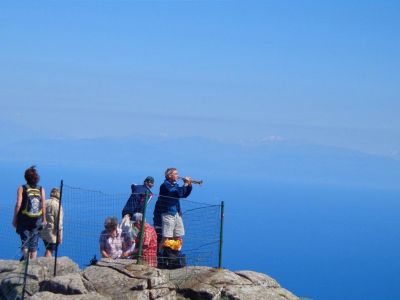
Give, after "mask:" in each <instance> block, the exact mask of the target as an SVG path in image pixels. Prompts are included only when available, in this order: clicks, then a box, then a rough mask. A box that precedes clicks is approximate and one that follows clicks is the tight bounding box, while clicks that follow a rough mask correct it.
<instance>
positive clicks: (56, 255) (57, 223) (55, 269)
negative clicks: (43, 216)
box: [43, 180, 64, 276]
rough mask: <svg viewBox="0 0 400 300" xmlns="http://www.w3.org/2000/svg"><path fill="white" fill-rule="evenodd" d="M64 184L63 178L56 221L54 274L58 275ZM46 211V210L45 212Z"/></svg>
mask: <svg viewBox="0 0 400 300" xmlns="http://www.w3.org/2000/svg"><path fill="white" fill-rule="evenodd" d="M63 186H64V180H61V184H60V201H59V205H58V214H57V222H56V232H57V237H56V250H55V253H54V274H53V276H56V274H57V257H58V243H59V242H60V240H59V236H60V215H61V200H62V192H63ZM43 213H46V212H43Z"/></svg>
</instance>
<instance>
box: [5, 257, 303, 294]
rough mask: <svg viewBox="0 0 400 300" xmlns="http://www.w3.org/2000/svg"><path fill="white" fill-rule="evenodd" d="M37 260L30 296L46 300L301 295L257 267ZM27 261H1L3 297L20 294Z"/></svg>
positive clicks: (30, 277) (29, 281) (30, 270)
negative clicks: (161, 266)
mask: <svg viewBox="0 0 400 300" xmlns="http://www.w3.org/2000/svg"><path fill="white" fill-rule="evenodd" d="M58 263H59V265H58V268H57V269H58V271H57V274H58V276H56V277H53V267H54V260H53V259H48V258H39V259H37V260H32V261H31V263H30V265H29V268H28V278H27V287H26V291H27V293H26V298H27V299H33V300H38V299H41V300H42V299H44V300H68V299H78V300H79V299H81V300H95V299H96V300H97V299H99V300H104V299H115V300H128V299H139V300H141V299H143V300H144V299H145V300H156V299H157V300H176V299H180V300H184V299H185V300H188V299H210V300H219V299H221V300H222V299H225V300H227V299H232V300H233V299H235V300H253V299H254V300H256V299H257V300H258V299H265V300H297V299H298V298H297V297H296V296H295V295H293V294H292V293H290V292H289V291H287V290H285V289H283V288H281V287H280V286H279V284H278V283H277V282H276V281H275V280H274V279H272V278H271V277H269V276H267V275H265V274H262V273H257V272H253V271H238V272H231V271H229V270H224V269H214V268H209V267H187V268H182V269H176V270H159V269H156V268H152V267H148V266H145V265H137V264H136V262H135V261H133V260H110V259H102V260H101V261H99V262H98V264H97V265H94V266H90V267H88V268H86V269H85V270H84V271H83V272H82V271H81V270H80V269H79V268H78V266H77V265H76V264H75V263H74V262H72V261H71V260H70V259H69V258H66V257H64V258H60V259H59V260H58ZM24 266H25V264H24V263H20V262H17V261H1V260H0V280H1V287H0V292H1V295H0V298H1V299H7V300H8V299H10V300H11V299H13V300H15V299H18V297H20V295H21V292H22V283H23V273H24Z"/></svg>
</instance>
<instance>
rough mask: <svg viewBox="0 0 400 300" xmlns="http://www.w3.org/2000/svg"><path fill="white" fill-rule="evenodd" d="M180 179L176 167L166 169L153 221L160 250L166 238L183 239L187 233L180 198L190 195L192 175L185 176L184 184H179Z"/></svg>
mask: <svg viewBox="0 0 400 300" xmlns="http://www.w3.org/2000/svg"><path fill="white" fill-rule="evenodd" d="M178 179H179V174H178V170H177V169H176V168H168V169H167V170H166V171H165V181H164V182H163V183H162V184H161V186H160V194H159V197H158V199H157V202H156V205H155V209H154V214H153V221H154V227H155V229H156V233H157V236H158V242H159V247H158V251H159V252H160V251H161V248H162V244H163V243H164V241H165V240H167V239H181V238H182V237H183V236H184V235H185V229H184V226H183V221H182V211H181V206H180V201H179V199H180V198H186V197H188V196H189V195H190V193H191V192H192V180H191V178H190V177H183V178H182V179H183V186H179V185H178V183H177V181H178Z"/></svg>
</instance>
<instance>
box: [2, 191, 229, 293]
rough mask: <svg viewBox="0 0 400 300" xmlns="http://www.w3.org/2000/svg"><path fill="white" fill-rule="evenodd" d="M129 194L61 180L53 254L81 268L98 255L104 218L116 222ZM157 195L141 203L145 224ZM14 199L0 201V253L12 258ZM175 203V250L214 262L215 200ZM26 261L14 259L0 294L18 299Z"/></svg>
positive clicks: (16, 251) (180, 277)
mask: <svg viewBox="0 0 400 300" xmlns="http://www.w3.org/2000/svg"><path fill="white" fill-rule="evenodd" d="M130 196H131V194H130V193H104V192H102V191H94V190H88V189H84V188H79V187H72V186H69V185H65V184H64V185H63V192H62V207H63V211H64V220H63V240H62V244H60V245H59V247H58V257H60V256H68V257H69V258H71V259H72V260H73V261H74V262H76V263H77V264H78V265H79V266H80V268H82V269H83V268H85V267H86V266H88V265H89V264H90V262H91V261H93V259H94V258H95V259H97V260H98V259H100V258H101V253H100V246H99V238H100V234H101V232H102V231H103V230H104V221H105V219H106V218H107V217H110V216H114V217H117V218H118V221H119V222H120V221H121V220H122V209H123V208H124V206H125V204H126V202H127V200H128V198H129V197H130ZM158 196H159V195H157V194H153V195H152V197H151V199H150V200H149V202H148V206H147V209H146V216H145V218H146V222H147V223H149V224H150V225H154V224H153V212H154V209H155V205H156V202H157V199H158ZM14 204H15V203H13V202H9V203H5V202H1V203H0V210H1V211H2V212H3V216H4V218H5V219H6V220H9V222H2V223H1V224H0V229H1V230H0V243H1V245H2V247H1V248H0V258H1V259H12V260H16V261H18V260H20V259H21V255H22V253H21V243H20V240H19V236H18V235H17V234H16V233H15V229H14V228H13V227H12V225H11V220H12V215H13V208H14ZM180 208H181V213H182V218H183V223H184V228H185V236H184V237H183V245H182V249H181V252H182V253H184V254H185V255H186V265H187V266H200V267H201V266H207V267H217V266H218V265H219V263H220V260H219V254H220V253H219V251H220V242H221V235H220V230H221V228H220V225H221V217H222V216H221V205H210V204H206V203H200V202H193V201H190V200H187V199H181V200H180ZM44 251H45V248H44V244H43V241H41V240H40V241H39V248H38V257H39V256H43V255H44ZM26 263H27V262H26V261H25V262H24V263H21V264H19V267H18V268H17V269H15V270H14V271H13V272H12V273H10V274H9V276H7V277H2V278H1V281H2V285H3V290H2V291H1V293H0V294H2V295H3V296H5V297H6V298H7V299H21V296H22V291H23V286H24V277H25V279H26V280H27V284H28V285H29V282H30V273H31V271H30V266H29V268H27V269H25V267H27V266H26ZM193 270H195V269H193V268H185V269H184V270H181V271H180V272H175V271H173V270H171V271H168V272H166V273H165V274H167V275H168V276H169V277H170V279H172V280H175V281H177V282H184V281H185V280H187V279H188V278H190V277H191V276H192V275H194V273H193V272H194V271H193ZM25 271H27V272H26V273H25ZM177 271H178V270H177ZM24 273H25V276H24ZM4 283H6V284H5V285H4ZM28 295H29V293H28Z"/></svg>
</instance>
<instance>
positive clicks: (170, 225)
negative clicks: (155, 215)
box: [161, 213, 185, 238]
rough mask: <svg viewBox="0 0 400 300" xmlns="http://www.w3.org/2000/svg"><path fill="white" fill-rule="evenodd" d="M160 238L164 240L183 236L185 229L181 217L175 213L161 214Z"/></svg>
mask: <svg viewBox="0 0 400 300" xmlns="http://www.w3.org/2000/svg"><path fill="white" fill-rule="evenodd" d="M161 218H162V236H163V237H166V238H172V237H181V236H184V235H185V228H184V227H183V221H182V217H181V216H180V215H179V214H178V213H176V214H175V215H171V214H168V213H166V214H162V215H161Z"/></svg>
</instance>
